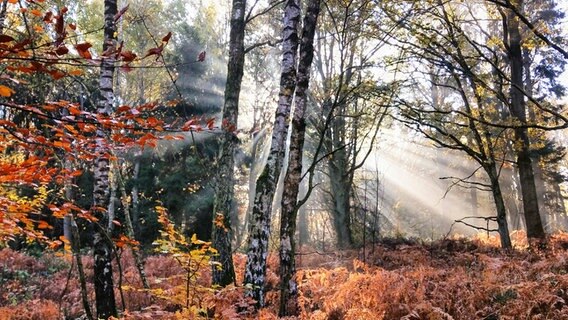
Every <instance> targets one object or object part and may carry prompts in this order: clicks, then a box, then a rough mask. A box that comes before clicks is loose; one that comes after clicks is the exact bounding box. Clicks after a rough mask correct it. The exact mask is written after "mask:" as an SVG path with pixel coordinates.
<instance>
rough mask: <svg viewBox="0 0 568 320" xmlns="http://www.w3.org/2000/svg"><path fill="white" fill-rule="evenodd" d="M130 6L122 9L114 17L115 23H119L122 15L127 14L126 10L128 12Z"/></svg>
mask: <svg viewBox="0 0 568 320" xmlns="http://www.w3.org/2000/svg"><path fill="white" fill-rule="evenodd" d="M128 6H129V5H128V4H127V5H126V7H124V8H122V9H120V11H119V12H118V13H117V14H115V15H114V21H115V22H116V21H118V19H120V17H122V15H123V14H124V13H125V12H126V10H128Z"/></svg>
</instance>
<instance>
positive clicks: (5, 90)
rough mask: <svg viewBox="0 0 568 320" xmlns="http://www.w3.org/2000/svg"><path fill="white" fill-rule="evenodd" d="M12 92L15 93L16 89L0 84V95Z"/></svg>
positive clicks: (4, 95)
mask: <svg viewBox="0 0 568 320" xmlns="http://www.w3.org/2000/svg"><path fill="white" fill-rule="evenodd" d="M14 93H16V91H14V90H12V89H11V88H8V87H6V86H3V85H0V96H2V97H9V96H11V95H13V94H14Z"/></svg>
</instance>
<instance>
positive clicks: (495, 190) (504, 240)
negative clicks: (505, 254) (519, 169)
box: [485, 162, 513, 249]
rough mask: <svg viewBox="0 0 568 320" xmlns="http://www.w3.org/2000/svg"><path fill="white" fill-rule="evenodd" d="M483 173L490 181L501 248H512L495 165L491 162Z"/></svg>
mask: <svg viewBox="0 0 568 320" xmlns="http://www.w3.org/2000/svg"><path fill="white" fill-rule="evenodd" d="M485 171H486V172H487V175H488V176H489V180H490V181H491V192H492V194H493V201H494V203H495V209H496V210H497V228H498V230H499V236H500V238H501V247H502V248H504V249H510V248H512V247H513V246H512V244H511V237H510V236H509V226H508V224H507V209H506V207H505V201H504V200H503V194H502V193H501V186H500V184H499V175H498V173H497V168H496V167H495V163H494V162H492V163H491V164H489V165H488V166H487V167H485Z"/></svg>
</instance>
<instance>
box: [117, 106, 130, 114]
mask: <svg viewBox="0 0 568 320" xmlns="http://www.w3.org/2000/svg"><path fill="white" fill-rule="evenodd" d="M128 110H130V107H129V106H120V107H118V108H117V109H116V112H117V113H123V112H126V111H128Z"/></svg>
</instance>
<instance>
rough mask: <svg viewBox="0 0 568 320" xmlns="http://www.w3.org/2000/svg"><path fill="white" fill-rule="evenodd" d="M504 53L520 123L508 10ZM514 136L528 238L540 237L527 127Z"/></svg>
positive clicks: (515, 42) (514, 21)
mask: <svg viewBox="0 0 568 320" xmlns="http://www.w3.org/2000/svg"><path fill="white" fill-rule="evenodd" d="M513 4H514V5H516V6H517V8H521V7H522V5H523V1H522V0H518V1H516V2H514V3H513ZM506 32H507V33H508V40H509V43H508V55H509V65H510V69H511V89H510V95H511V98H510V109H511V114H512V116H513V118H514V119H515V120H517V121H518V122H519V123H520V124H526V123H527V116H526V105H525V99H524V98H525V97H524V94H523V88H524V82H523V57H522V51H521V34H520V31H519V21H518V18H517V16H516V14H515V13H514V12H513V11H512V10H509V12H508V15H507V30H506ZM515 139H516V140H517V143H516V145H517V148H516V153H517V166H518V168H519V180H520V183H521V193H522V196H523V208H524V215H525V222H526V226H527V236H528V237H529V238H537V239H544V238H545V233H544V228H543V226H542V221H541V218H540V213H539V207H538V196H537V192H536V186H535V177H534V172H533V167H532V159H531V158H530V141H529V135H528V129H527V128H517V129H515Z"/></svg>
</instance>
